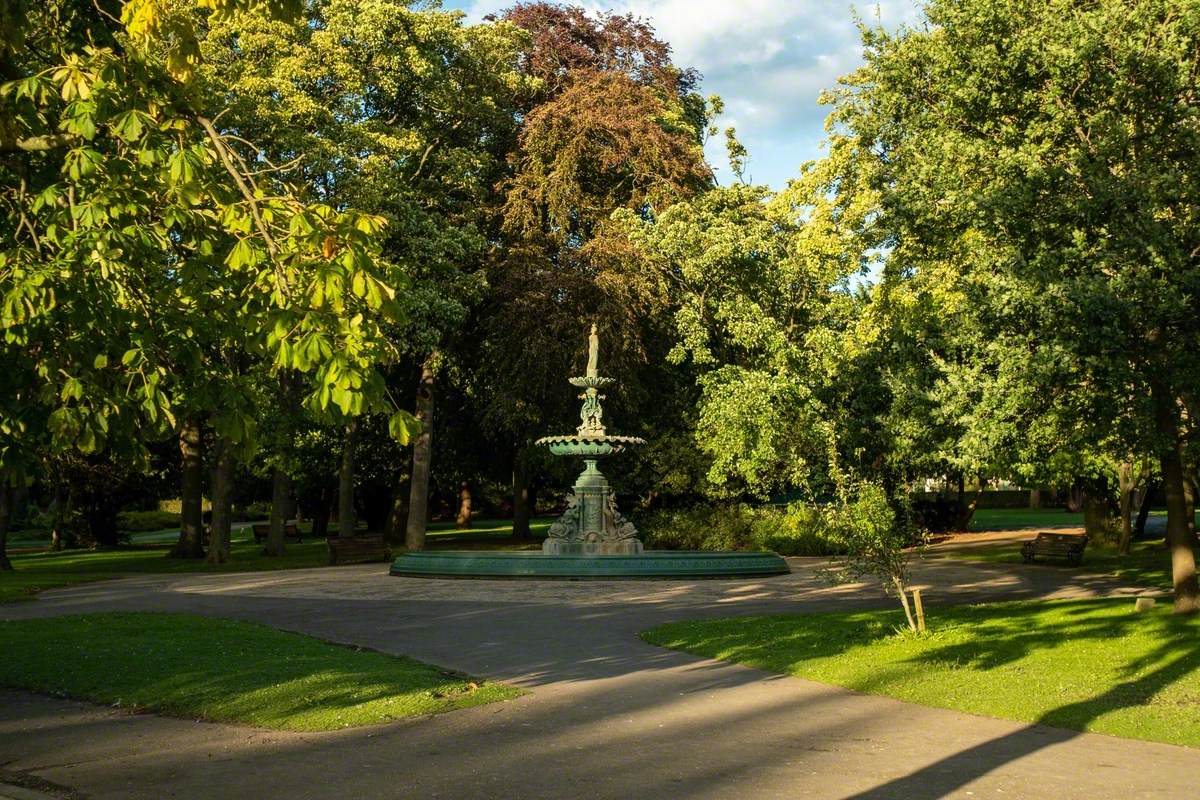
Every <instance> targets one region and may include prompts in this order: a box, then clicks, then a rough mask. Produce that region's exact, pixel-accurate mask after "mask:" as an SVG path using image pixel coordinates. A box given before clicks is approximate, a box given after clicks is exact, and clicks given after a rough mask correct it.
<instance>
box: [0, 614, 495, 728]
mask: <svg viewBox="0 0 1200 800" xmlns="http://www.w3.org/2000/svg"><path fill="white" fill-rule="evenodd" d="M0 641H3V642H4V644H5V651H6V652H7V653H8V654H9V655H8V656H7V657H6V658H5V659H4V660H3V662H2V663H0V683H2V684H3V685H7V686H11V687H14V688H22V689H28V690H33V691H38V692H43V693H47V694H53V695H61V696H68V697H78V698H82V699H87V700H95V701H99V702H102V703H107V704H114V705H119V706H123V707H127V708H136V709H146V710H151V711H161V712H164V713H167V714H171V715H175V716H183V717H191V718H199V719H205V720H212V721H223V722H235V723H243V724H251V725H258V726H263V727H270V728H276V729H280V730H298V731H320V730H331V729H336V728H343V727H349V726H352V725H364V724H373V723H379V722H386V721H389V720H393V719H399V718H402V717H408V716H414V715H417V714H430V713H437V712H440V711H447V710H450V709H453V708H462V707H468V706H473V705H480V704H482V703H487V702H492V701H494V700H501V699H506V698H508V697H512V696H515V695H516V694H518V692H517V691H516V690H513V689H511V688H510V687H506V686H503V685H500V684H489V683H484V682H482V681H474V680H472V679H470V678H468V677H467V676H464V675H460V674H457V673H454V672H449V671H446V670H442V669H440V668H437V667H433V666H430V665H428V664H423V663H421V662H418V661H414V660H412V659H408V658H403V657H398V656H390V655H385V654H383V653H379V652H375V651H370V650H363V649H362V648H351V647H343V646H340V645H334V644H330V643H328V642H323V641H320V640H318V639H313V638H310V637H306V636H301V635H298V634H293V633H286V632H283V631H279V630H275V629H273V628H268V627H265V626H262V625H256V624H253V623H247V622H238V621H233V620H221V619H212V618H203V617H196V616H191V615H182V614H153V613H151V614H147V613H135V614H128V613H124V614H121V613H118V614H88V615H78V616H67V617H55V618H51V619H43V620H36V621H32V620H29V621H16V622H0Z"/></svg>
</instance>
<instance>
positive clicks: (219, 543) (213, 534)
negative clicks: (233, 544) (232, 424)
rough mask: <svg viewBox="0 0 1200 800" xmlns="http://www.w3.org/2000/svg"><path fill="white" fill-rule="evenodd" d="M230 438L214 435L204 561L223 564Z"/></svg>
mask: <svg viewBox="0 0 1200 800" xmlns="http://www.w3.org/2000/svg"><path fill="white" fill-rule="evenodd" d="M235 463H236V462H235V459H234V454H233V441H232V440H231V439H230V438H229V437H228V436H221V437H220V438H218V439H217V452H216V459H215V463H214V464H213V477H212V520H211V521H210V522H209V527H208V563H210V564H224V563H225V562H226V561H228V560H229V541H230V539H231V538H232V536H233V470H234V465H235Z"/></svg>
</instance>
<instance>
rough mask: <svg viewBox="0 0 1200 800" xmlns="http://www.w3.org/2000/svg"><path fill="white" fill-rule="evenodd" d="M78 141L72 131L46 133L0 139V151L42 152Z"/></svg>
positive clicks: (68, 145) (69, 145)
mask: <svg viewBox="0 0 1200 800" xmlns="http://www.w3.org/2000/svg"><path fill="white" fill-rule="evenodd" d="M78 141H79V137H78V136H76V135H75V134H73V133H47V134H45V135H44V136H27V137H26V138H24V139H0V153H42V152H45V151H47V150H58V149H60V148H63V147H71V146H73V145H75V144H76V143H77V142H78Z"/></svg>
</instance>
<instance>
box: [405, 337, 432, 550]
mask: <svg viewBox="0 0 1200 800" xmlns="http://www.w3.org/2000/svg"><path fill="white" fill-rule="evenodd" d="M435 358H437V351H434V352H433V353H430V354H429V356H428V357H427V358H426V359H425V363H424V364H422V365H421V383H420V385H418V387H417V415H416V416H417V420H418V421H419V422H420V423H421V432H420V433H419V434H417V441H416V442H414V443H413V468H412V485H411V487H410V491H409V496H408V527H407V528H406V530H405V533H404V542H405V545H406V546H407V547H408V549H409V550H423V549H425V519H426V516H427V514H428V512H429V466H430V462H431V461H432V459H433V390H434V380H435V377H436V376H435V374H434V371H433V365H434V359H435Z"/></svg>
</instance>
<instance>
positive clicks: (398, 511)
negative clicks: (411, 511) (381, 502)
mask: <svg viewBox="0 0 1200 800" xmlns="http://www.w3.org/2000/svg"><path fill="white" fill-rule="evenodd" d="M407 478H408V476H407V475H403V474H402V475H401V476H400V480H398V481H397V482H396V488H395V489H394V490H393V491H392V507H391V508H390V509H389V510H388V517H387V524H385V525H384V526H383V539H384V541H386V542H387V543H388V544H403V542H404V523H405V520H406V519H407V517H406V515H405V511H406V509H405V507H404V498H405V496H407V495H408V486H407V485H406V481H407Z"/></svg>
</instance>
